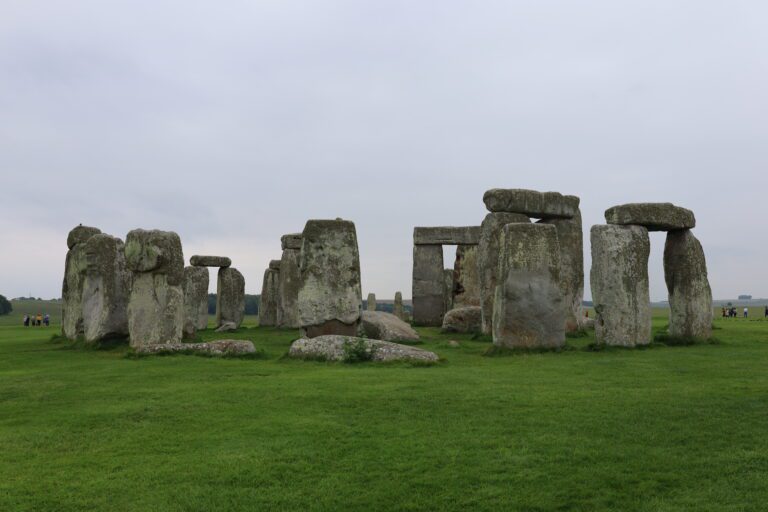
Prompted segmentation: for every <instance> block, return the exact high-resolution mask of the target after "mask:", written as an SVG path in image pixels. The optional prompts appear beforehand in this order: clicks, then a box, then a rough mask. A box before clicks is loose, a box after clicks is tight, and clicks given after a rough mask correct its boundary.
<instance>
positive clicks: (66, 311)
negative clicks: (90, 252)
mask: <svg viewBox="0 0 768 512" xmlns="http://www.w3.org/2000/svg"><path fill="white" fill-rule="evenodd" d="M99 233H101V231H100V230H99V229H96V228H91V227H88V226H82V225H81V226H77V227H76V228H74V229H73V230H72V231H70V232H69V234H68V235H67V247H69V251H68V252H67V257H66V260H65V262H64V281H63V283H62V286H61V299H62V306H61V316H62V319H61V332H62V334H64V336H66V337H67V338H69V339H70V340H75V339H77V337H78V336H80V335H83V334H84V333H85V326H84V325H83V283H84V282H85V273H86V270H87V268H88V262H87V260H86V256H85V243H86V242H87V241H88V239H89V238H91V237H93V236H95V235H97V234H99Z"/></svg>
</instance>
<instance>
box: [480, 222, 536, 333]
mask: <svg viewBox="0 0 768 512" xmlns="http://www.w3.org/2000/svg"><path fill="white" fill-rule="evenodd" d="M530 222H531V220H530V219H529V218H528V217H527V216H526V215H523V214H522V213H507V212H496V213H489V214H488V215H486V216H485V219H484V220H483V223H482V225H481V226H480V243H479V245H478V246H477V269H478V275H479V280H480V306H481V308H482V331H483V334H491V331H492V326H493V298H494V297H495V296H496V285H497V284H498V280H497V272H498V270H499V241H500V239H501V229H502V228H503V227H504V226H505V225H507V224H513V223H524V224H529V223H530Z"/></svg>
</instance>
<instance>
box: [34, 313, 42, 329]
mask: <svg viewBox="0 0 768 512" xmlns="http://www.w3.org/2000/svg"><path fill="white" fill-rule="evenodd" d="M35 325H37V326H38V327H40V326H41V325H43V315H41V314H40V313H38V314H37V316H36V317H35Z"/></svg>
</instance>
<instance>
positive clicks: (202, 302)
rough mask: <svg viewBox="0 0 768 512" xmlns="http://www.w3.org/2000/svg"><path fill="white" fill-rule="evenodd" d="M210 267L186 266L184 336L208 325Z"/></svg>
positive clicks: (192, 334) (190, 336) (193, 334)
mask: <svg viewBox="0 0 768 512" xmlns="http://www.w3.org/2000/svg"><path fill="white" fill-rule="evenodd" d="M209 279H210V278H209V275H208V269H207V268H206V267H191V266H190V267H184V328H183V330H182V336H183V337H184V338H194V337H195V334H196V333H197V331H198V330H200V331H202V330H203V329H206V328H207V327H208V282H209Z"/></svg>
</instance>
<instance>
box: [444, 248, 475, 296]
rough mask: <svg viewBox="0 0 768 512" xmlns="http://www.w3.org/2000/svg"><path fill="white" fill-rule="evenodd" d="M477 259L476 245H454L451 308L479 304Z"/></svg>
mask: <svg viewBox="0 0 768 512" xmlns="http://www.w3.org/2000/svg"><path fill="white" fill-rule="evenodd" d="M477 259H478V255H477V245H459V246H458V247H456V261H455V262H454V264H453V308H465V307H470V306H480V275H479V273H478V266H477ZM453 308H451V309H453Z"/></svg>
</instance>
